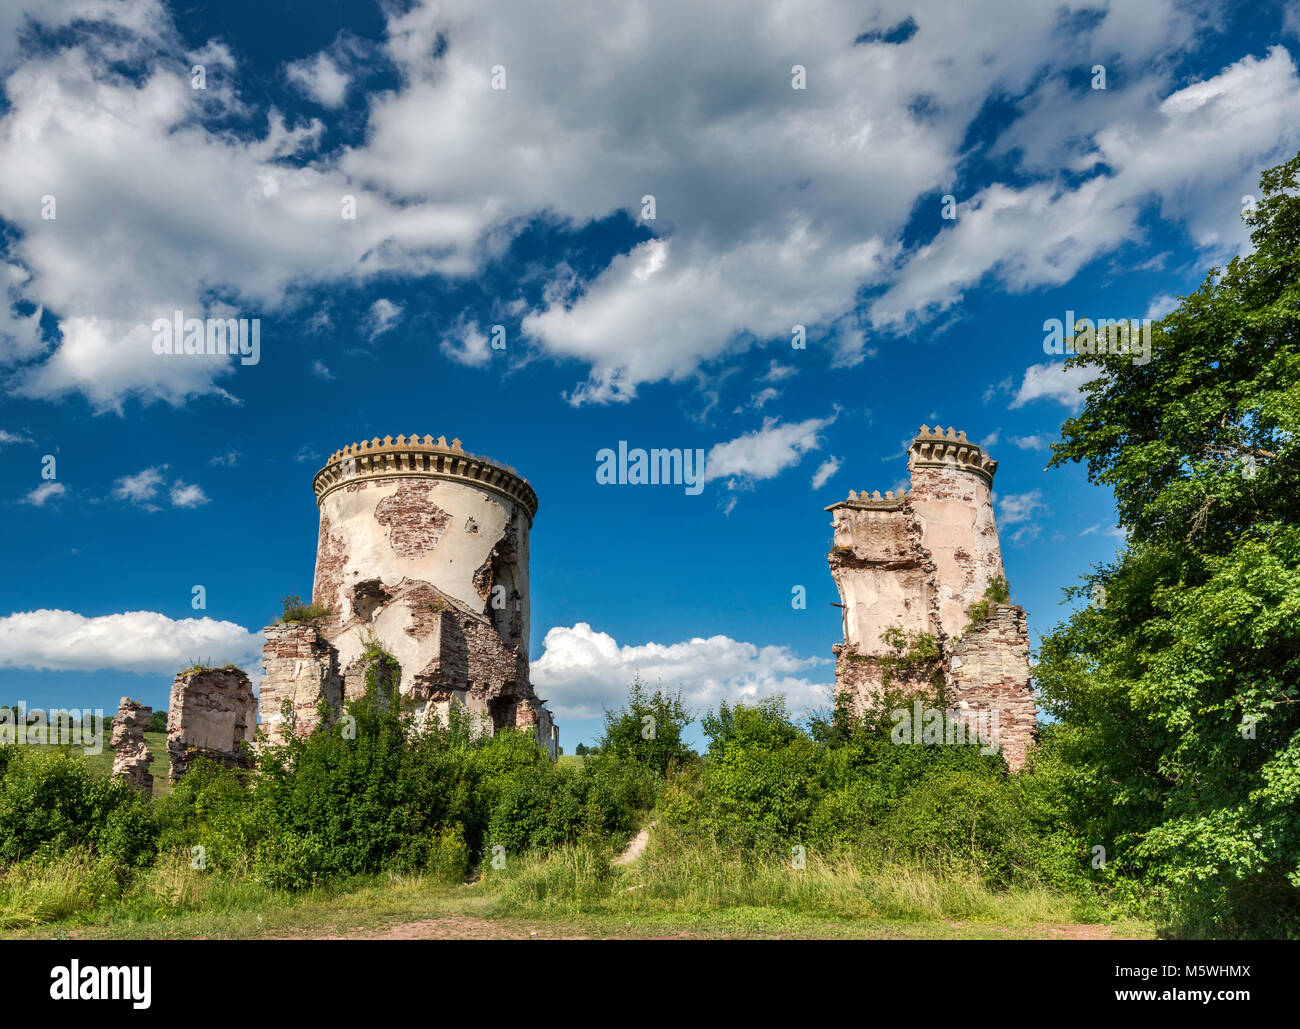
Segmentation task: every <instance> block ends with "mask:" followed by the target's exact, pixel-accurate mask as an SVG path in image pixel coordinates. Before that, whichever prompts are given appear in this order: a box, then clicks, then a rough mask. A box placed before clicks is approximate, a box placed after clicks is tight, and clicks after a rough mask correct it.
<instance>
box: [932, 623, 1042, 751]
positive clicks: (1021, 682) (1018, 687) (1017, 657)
mask: <svg viewBox="0 0 1300 1029" xmlns="http://www.w3.org/2000/svg"><path fill="white" fill-rule="evenodd" d="M948 652H949V659H948V669H949V671H948V678H949V682H950V683H951V686H952V690H953V692H954V694H955V695H956V696H957V697H959V698H960V705H961V706H962V707H967V708H970V709H971V710H972V711H974V712H977V713H984V712H995V711H996V712H997V716H998V721H997V725H998V739H997V740H996V741H994V742H997V743H1000V744H1001V746H1002V753H1003V757H1005V758H1006V761H1007V764H1008V765H1009V766H1010V767H1011V768H1019V767H1021V766H1022V765H1023V764H1024V762H1025V752H1026V750H1027V749H1028V746H1029V744H1030V743H1031V742H1033V741H1035V740H1036V739H1037V737H1038V715H1037V711H1036V709H1035V706H1034V696H1033V694H1032V693H1031V692H1030V691H1029V689H1028V688H1027V684H1028V682H1029V627H1028V625H1027V623H1026V620H1025V612H1024V609H1023V608H1021V607H1018V606H1016V605H1013V604H999V605H997V606H996V607H995V608H994V609H993V611H992V612H991V613H990V615H989V617H988V618H987V619H986V620H985V621H983V622H981V623H979V624H977V625H972V626H971V627H970V628H969V629H967V630H966V632H965V633H964V634H963V635H962V637H961V638H960V639H959V640H956V641H955V642H954V643H953V644H952V645H951V646H950V647H949V648H948Z"/></svg>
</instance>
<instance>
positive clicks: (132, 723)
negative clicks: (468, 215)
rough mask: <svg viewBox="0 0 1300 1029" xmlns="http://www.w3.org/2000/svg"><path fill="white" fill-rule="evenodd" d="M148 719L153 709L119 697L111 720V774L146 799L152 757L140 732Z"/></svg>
mask: <svg viewBox="0 0 1300 1029" xmlns="http://www.w3.org/2000/svg"><path fill="white" fill-rule="evenodd" d="M152 718H153V708H151V707H146V706H145V705H144V704H139V703H136V702H135V701H134V700H132V699H131V698H130V697H123V698H122V700H121V703H119V704H118V708H117V717H116V718H114V719H113V774H114V775H115V776H121V777H122V778H123V779H125V780H126V781H127V782H128V783H130V784H131V785H132V786H133V787H135V788H136V789H137V790H139V791H140V792H141V793H144V794H145V795H147V796H151V795H152V794H153V776H152V775H151V774H150V772H149V762H150V761H152V760H153V755H152V754H150V753H149V747H148V746H147V745H146V744H145V741H144V732H145V730H146V729H147V728H149V721H150V719H152Z"/></svg>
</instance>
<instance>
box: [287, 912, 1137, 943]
mask: <svg viewBox="0 0 1300 1029" xmlns="http://www.w3.org/2000/svg"><path fill="white" fill-rule="evenodd" d="M968 924H969V923H963V922H954V921H948V925H950V926H953V927H954V928H957V927H963V926H965V925H968ZM828 925H829V926H833V927H836V928H838V927H839V926H840V923H834V922H832V923H828ZM1034 929H1035V930H1037V931H1036V932H1035V933H1033V934H1032V935H1031V934H1028V933H1026V932H1025V929H1024V927H1012V926H988V927H987V930H986V933H982V934H980V937H983V938H994V939H996V938H1007V939H1023V938H1026V937H1028V938H1033V939H1049V940H1117V939H1123V938H1124V937H1122V936H1119V935H1117V934H1116V933H1115V932H1114V931H1113V930H1112V929H1111V927H1110V926H1106V925H1086V924H1081V923H1080V924H1072V923H1061V924H1055V925H1040V926H1035V927H1034ZM732 935H733V934H732V933H725V932H709V931H699V930H696V931H689V930H679V931H677V932H666V931H663V930H662V929H661V930H660V931H658V932H655V931H650V932H645V931H640V932H638V931H637V930H636V929H635V928H633V925H632V923H631V922H628V923H625V925H623V926H621V927H616V928H612V929H610V930H609V931H606V932H597V933H595V934H593V933H591V932H590V930H589V929H588V928H587V927H579V926H574V925H566V924H564V923H548V922H527V921H502V920H491V921H490V920H488V919H484V918H471V917H467V916H460V915H457V916H449V917H446V918H422V919H419V920H418V921H414V922H399V923H397V924H396V925H389V926H382V927H378V928H371V929H354V930H350V931H349V930H340V931H330V930H329V929H328V927H327V928H326V929H325V930H324V931H322V932H318V933H315V932H313V933H304V934H302V935H296V934H295V935H288V936H277V937H275V939H286V940H592V939H620V940H698V939H719V938H726V937H730V936H732ZM797 935H798V936H800V937H802V936H803V935H804V934H803V933H799V934H797ZM814 935H815V934H814ZM757 937H760V938H765V939H766V938H784V937H781V936H777V937H769V936H768V934H763V933H760V934H757ZM827 938H832V939H835V938H840V939H892V938H895V937H893V936H891V935H889V934H887V933H880V934H878V935H874V934H871V933H867V934H864V935H862V936H855V935H852V934H850V935H848V936H840V935H839V934H831V933H828V934H827Z"/></svg>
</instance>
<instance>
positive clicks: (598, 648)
mask: <svg viewBox="0 0 1300 1029" xmlns="http://www.w3.org/2000/svg"><path fill="white" fill-rule="evenodd" d="M542 647H543V653H542V656H541V657H540V658H538V659H537V660H536V661H534V662H533V663H532V672H531V676H532V681H533V685H534V687H535V688H536V689H537V690H538V691H539V693H541V694H542V695H543V696H544V697H546V699H547V700H548V701H549V706H550V707H551V709H552V710H553V711H555V713H556V716H557V717H558V718H561V719H562V718H592V717H598V716H599V715H600V714H601V712H602V710H603V709H604V708H616V707H618V706H619V705H620V704H622V703H623V702H624V701H625V700H626V699H627V686H628V684H629V683H631V682H632V680H633V678H635V677H636V676H637V675H640V677H641V679H642V681H643V682H646V683H647V684H648V685H650V686H651V688H654V687H655V686H656V685H657V684H659V683H660V682H662V684H663V686H664V687H665V688H667V689H669V690H672V691H675V690H676V689H678V688H679V687H680V688H681V691H682V699H683V702H684V703H685V704H686V706H687V707H688V708H691V709H693V710H696V711H702V710H703V709H705V708H716V707H717V706H718V704H719V703H720V702H721V701H724V700H725V701H727V702H728V703H731V704H734V703H738V702H743V703H747V704H752V703H755V702H756V701H759V700H762V699H764V698H766V697H771V696H775V695H776V694H782V695H784V696H785V698H786V700H787V701H788V703H789V706H790V709H791V710H792V711H793V712H794V713H795V714H799V715H802V714H806V713H808V712H810V711H813V710H816V709H818V708H823V707H828V706H829V705H830V703H831V692H832V690H833V683H832V681H831V680H832V678H833V676H819V675H818V673H817V669H819V668H823V667H824V666H826V665H829V664H831V660H830V658H818V657H813V658H801V657H799V656H797V655H796V654H794V653H793V652H792V651H791V650H790V648H789V647H782V646H765V647H761V646H757V645H756V644H753V643H745V642H742V641H740V640H733V639H731V638H730V637H728V636H711V637H709V638H708V639H701V638H698V637H697V638H695V639H690V640H684V641H682V642H680V643H668V644H664V643H646V644H643V645H641V646H632V645H626V644H625V645H620V644H619V643H618V641H617V640H615V639H614V637H613V636H610V635H609V634H608V633H604V632H598V631H596V630H594V629H592V627H591V626H590V625H589V624H588V623H586V622H578V623H577V624H576V625H573V626H556V627H555V628H552V629H550V630H549V631H548V632H547V633H546V638H545V640H543V642H542Z"/></svg>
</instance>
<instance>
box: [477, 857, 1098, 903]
mask: <svg viewBox="0 0 1300 1029" xmlns="http://www.w3.org/2000/svg"><path fill="white" fill-rule="evenodd" d="M610 856H611V855H610V854H609V853H608V852H607V851H604V850H603V849H600V848H597V847H594V846H591V845H587V844H579V845H576V846H569V847H564V848H561V849H559V850H557V851H554V852H552V853H551V854H549V855H546V856H526V857H523V858H519V859H516V860H515V861H514V862H513V863H512V864H508V865H507V868H506V869H504V870H501V871H496V872H493V873H491V874H490V875H487V876H485V885H487V886H488V887H490V888H493V889H495V890H497V891H498V904H499V907H500V909H501V911H502V912H503V913H514V914H527V915H534V916H542V915H555V914H561V913H562V914H567V915H573V914H628V915H634V914H635V915H693V916H704V915H712V914H718V913H720V912H724V911H726V910H728V909H735V908H765V909H770V910H777V911H784V912H788V913H792V914H802V915H809V916H815V917H820V918H837V919H846V920H852V921H886V922H924V921H933V920H938V919H951V920H963V921H997V922H1002V923H1006V922H1053V921H1060V922H1066V921H1069V922H1078V921H1084V922H1087V921H1098V920H1100V919H1101V918H1103V917H1106V916H1107V915H1108V914H1110V913H1109V912H1105V911H1103V910H1102V909H1100V908H1099V907H1098V906H1096V905H1095V904H1091V903H1089V902H1086V901H1083V900H1080V899H1078V898H1076V897H1071V896H1068V895H1064V894H1062V893H1059V892H1057V891H1053V890H1049V889H1046V888H1043V887H1016V888H1012V889H1008V890H1004V891H994V890H991V889H990V888H989V887H988V886H987V885H985V884H984V883H983V882H982V881H981V880H980V879H979V877H978V876H975V875H970V874H965V873H961V872H936V871H935V870H934V869H933V868H929V869H927V868H923V867H921V866H920V865H918V864H915V863H907V862H903V861H899V860H895V859H891V858H887V857H880V856H870V855H867V856H864V855H863V854H862V853H851V852H848V851H844V852H840V853H833V854H829V855H825V856H819V855H812V854H810V855H808V856H807V857H806V859H805V863H804V866H803V867H802V868H796V867H794V864H793V861H792V860H779V859H777V858H775V857H755V856H753V855H745V854H741V853H738V852H732V853H728V852H726V851H723V850H720V849H718V848H715V847H712V846H710V845H708V844H699V845H696V846H691V847H681V846H672V847H669V846H666V845H664V844H662V843H659V844H657V843H656V842H653V841H652V843H651V845H650V847H649V849H648V850H647V852H646V853H645V855H644V856H643V857H642V858H641V859H640V860H639V861H637V862H636V863H635V864H633V865H629V866H624V867H614V866H611V864H610V861H609V858H610Z"/></svg>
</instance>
